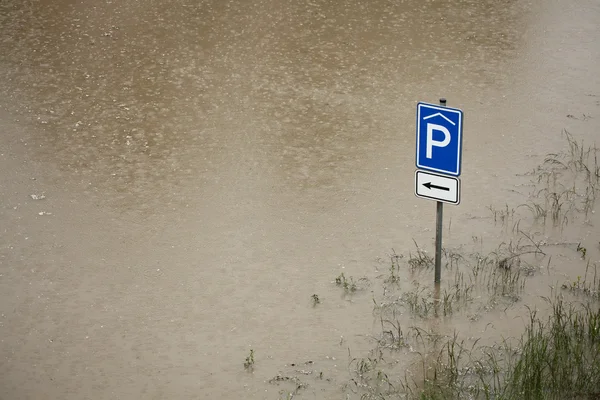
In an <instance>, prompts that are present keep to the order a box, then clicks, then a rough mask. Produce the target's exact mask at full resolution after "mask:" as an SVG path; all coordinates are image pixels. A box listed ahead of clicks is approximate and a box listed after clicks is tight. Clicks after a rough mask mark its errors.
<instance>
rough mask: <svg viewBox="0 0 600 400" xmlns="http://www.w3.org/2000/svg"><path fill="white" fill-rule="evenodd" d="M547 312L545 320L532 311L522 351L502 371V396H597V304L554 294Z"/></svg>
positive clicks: (599, 358)
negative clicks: (569, 300)
mask: <svg viewBox="0 0 600 400" xmlns="http://www.w3.org/2000/svg"><path fill="white" fill-rule="evenodd" d="M595 306H597V305H595ZM552 311H553V312H552V315H551V317H550V318H549V320H548V321H547V322H546V323H543V322H542V321H540V320H539V319H538V318H537V316H536V313H535V312H532V313H531V315H530V322H529V326H528V327H527V331H526V333H525V336H524V340H523V347H522V348H523V350H522V354H521V356H520V358H519V360H518V361H517V363H516V364H515V365H514V367H513V368H511V370H510V371H509V373H508V374H507V381H506V390H505V392H504V395H503V397H502V398H506V399H517V398H519V399H536V400H537V399H540V400H541V399H566V398H571V399H592V398H599V397H600V309H596V310H593V309H592V305H591V304H587V305H583V306H580V307H579V308H577V307H575V306H574V305H573V304H565V303H564V301H563V300H562V299H558V300H556V301H555V302H554V304H553V310H552Z"/></svg>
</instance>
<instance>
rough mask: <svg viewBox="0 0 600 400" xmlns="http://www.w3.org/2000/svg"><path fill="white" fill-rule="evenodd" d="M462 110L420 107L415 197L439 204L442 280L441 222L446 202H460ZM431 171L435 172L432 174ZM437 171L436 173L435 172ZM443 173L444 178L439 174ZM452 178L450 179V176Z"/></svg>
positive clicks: (437, 222)
mask: <svg viewBox="0 0 600 400" xmlns="http://www.w3.org/2000/svg"><path fill="white" fill-rule="evenodd" d="M462 121H463V117H462V111H461V110H458V109H454V108H446V99H440V105H439V106H436V105H433V104H425V103H419V104H418V105H417V163H416V164H417V168H421V169H424V170H426V171H422V170H417V171H416V173H415V194H416V195H417V197H422V198H427V199H430V200H435V201H436V202H437V209H436V216H435V278H434V282H435V283H436V284H439V283H440V282H441V279H442V222H443V215H444V203H450V204H458V203H459V202H460V180H459V179H458V176H459V175H460V172H461V171H460V168H461V159H462ZM430 171H432V172H430ZM433 172H437V173H433ZM440 174H441V175H440ZM448 175H451V176H448Z"/></svg>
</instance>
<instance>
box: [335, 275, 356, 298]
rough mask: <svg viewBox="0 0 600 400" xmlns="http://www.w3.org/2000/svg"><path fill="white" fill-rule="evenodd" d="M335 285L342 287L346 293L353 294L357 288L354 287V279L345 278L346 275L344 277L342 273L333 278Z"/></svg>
mask: <svg viewBox="0 0 600 400" xmlns="http://www.w3.org/2000/svg"><path fill="white" fill-rule="evenodd" d="M335 284H336V285H337V286H341V287H343V288H344V291H345V292H346V293H353V292H356V291H357V290H358V286H357V285H356V282H354V278H352V277H350V278H346V275H344V273H343V272H342V273H341V274H339V275H338V276H337V277H336V278H335Z"/></svg>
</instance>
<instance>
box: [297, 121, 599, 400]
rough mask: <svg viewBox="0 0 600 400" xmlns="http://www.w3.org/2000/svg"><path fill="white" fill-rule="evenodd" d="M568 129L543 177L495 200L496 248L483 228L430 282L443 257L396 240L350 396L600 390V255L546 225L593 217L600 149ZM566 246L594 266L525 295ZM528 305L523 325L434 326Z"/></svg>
mask: <svg viewBox="0 0 600 400" xmlns="http://www.w3.org/2000/svg"><path fill="white" fill-rule="evenodd" d="M563 134H564V136H565V138H566V141H567V151H565V152H563V153H557V154H550V155H548V156H547V157H546V158H545V159H544V162H543V163H542V164H541V165H540V166H539V167H538V168H536V169H535V170H534V171H533V172H531V173H529V174H527V175H526V176H527V177H529V178H530V179H531V182H530V183H531V184H530V187H532V188H533V189H532V191H531V193H530V194H529V196H528V199H527V202H526V203H523V204H521V205H519V206H516V207H511V206H509V205H508V204H506V205H504V206H502V207H500V208H495V207H494V206H490V207H489V210H490V212H491V220H492V221H493V223H494V224H495V225H497V226H500V227H501V228H502V229H503V232H504V233H505V237H506V240H504V241H502V242H500V243H499V244H497V245H496V246H495V247H494V248H492V250H488V251H486V250H483V249H484V246H483V240H482V238H481V237H478V236H473V243H472V246H471V247H467V246H463V247H461V248H457V249H449V248H445V249H444V251H443V265H444V279H443V281H442V284H441V285H439V286H434V285H432V284H429V283H426V284H424V283H423V282H428V281H429V280H430V279H432V277H433V258H432V256H431V255H430V254H429V253H428V252H427V251H426V250H424V248H423V247H421V246H419V245H418V244H417V243H416V242H414V249H412V250H409V251H408V252H407V254H398V253H396V252H395V251H393V250H392V253H391V255H390V256H389V260H387V265H388V266H387V268H386V269H385V270H384V272H383V273H382V274H380V275H379V276H378V280H377V282H378V283H377V285H380V289H381V291H380V292H379V291H376V290H373V291H372V293H373V295H372V299H371V300H372V302H373V316H374V318H375V319H376V321H377V326H378V327H379V328H378V329H377V330H376V334H374V335H372V336H370V338H371V340H372V343H373V346H372V348H371V350H370V351H369V352H368V354H364V355H362V356H356V355H354V356H353V355H352V352H351V349H350V348H349V349H348V370H349V373H350V377H349V379H348V381H347V382H346V383H345V384H344V385H343V389H344V392H345V393H346V398H347V399H351V398H355V399H361V400H366V399H381V400H383V399H418V400H437V399H498V400H516V399H519V400H521V399H536V400H537V399H540V400H541V399H565V398H570V399H598V398H600V276H599V273H598V265H597V264H596V263H595V262H593V261H592V260H590V259H589V254H588V249H587V248H586V247H585V246H584V245H582V243H577V242H576V243H574V244H572V243H569V242H556V243H549V242H548V237H547V236H546V237H541V235H540V233H539V231H540V230H542V231H544V230H546V229H547V230H554V231H556V230H558V232H562V231H563V230H564V228H565V227H566V226H568V225H569V224H573V223H582V224H589V223H590V222H589V219H588V217H589V216H591V215H592V214H593V213H594V206H595V202H596V196H597V195H598V192H599V191H600V166H599V164H598V161H597V159H598V158H597V157H598V149H597V148H596V147H595V146H588V147H586V146H585V145H584V144H583V143H580V142H577V141H576V140H575V139H574V138H573V136H572V135H571V134H569V133H568V132H563ZM581 216H583V220H581ZM526 226H527V227H526ZM469 248H470V249H475V250H468V249H469ZM488 248H489V247H488ZM557 248H558V249H559V250H558V251H559V254H558V255H561V254H562V255H564V253H565V252H567V253H569V254H570V256H571V257H573V258H575V260H577V259H579V260H584V262H587V266H586V268H585V273H584V274H583V275H580V276H576V277H573V278H568V279H566V280H565V281H563V282H556V281H555V282H554V283H553V284H552V285H550V287H549V293H547V294H546V295H542V296H540V297H541V299H542V300H543V301H542V302H541V303H542V305H541V306H540V305H538V306H535V307H530V306H529V305H527V304H523V302H522V298H523V296H524V294H525V291H526V290H527V283H528V281H529V280H530V279H537V277H538V275H543V274H545V276H547V275H548V273H547V272H548V270H549V269H550V268H551V267H552V263H553V261H552V255H553V254H552V253H553V251H552V250H553V249H554V250H556V249H557ZM554 255H555V256H556V255H557V254H556V251H554ZM567 262H569V261H567ZM334 283H335V285H337V286H338V287H340V288H342V289H343V291H344V293H345V294H353V293H355V292H357V291H359V290H360V289H361V288H364V287H365V286H364V284H363V283H364V281H363V280H355V279H354V278H352V277H346V276H345V275H344V273H341V274H340V275H339V276H337V277H336V278H335V281H334ZM372 285H373V286H375V285H376V284H375V283H372ZM519 306H520V307H521V308H522V309H525V310H527V313H526V316H525V317H523V316H519V315H517V316H518V318H519V319H518V321H520V322H512V321H510V320H509V321H505V323H520V324H522V332H523V334H522V336H520V337H509V338H504V337H501V336H500V337H498V335H496V336H494V337H493V338H492V339H490V338H485V339H484V338H478V337H476V336H475V337H473V336H471V335H470V332H461V331H460V330H459V329H456V330H454V331H453V332H451V333H443V332H442V330H440V329H438V328H436V326H437V325H438V323H439V322H440V321H444V320H445V319H446V318H450V317H453V316H462V317H466V318H468V320H469V321H471V322H472V323H477V322H478V321H484V322H485V321H486V320H485V316H486V315H489V314H491V313H502V314H506V312H507V310H511V309H514V308H516V307H519ZM407 321H409V322H408V323H407ZM515 321H517V320H515ZM488 325H493V324H492V323H491V322H490V323H488ZM486 329H487V326H486ZM490 329H493V327H492V328H490ZM341 344H342V342H340V345H341ZM407 357H408V358H409V359H411V360H412V362H410V363H409V366H408V368H407V363H406V359H407ZM400 359H403V361H400ZM321 376H322V373H321ZM294 393H295V394H297V393H298V392H297V391H296V392H294ZM295 394H294V395H295ZM292 397H293V396H292Z"/></svg>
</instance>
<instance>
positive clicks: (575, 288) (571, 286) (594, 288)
mask: <svg viewBox="0 0 600 400" xmlns="http://www.w3.org/2000/svg"><path fill="white" fill-rule="evenodd" d="M589 274H591V272H590V262H589V261H588V263H587V266H586V268H585V275H584V276H583V278H582V277H581V276H578V277H577V280H576V281H571V282H566V283H563V284H562V286H561V288H562V289H564V290H568V291H569V292H571V293H574V294H579V295H585V296H589V297H591V298H593V299H597V300H598V299H600V276H598V266H597V265H596V264H594V273H593V276H591V275H589ZM588 278H589V280H588Z"/></svg>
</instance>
